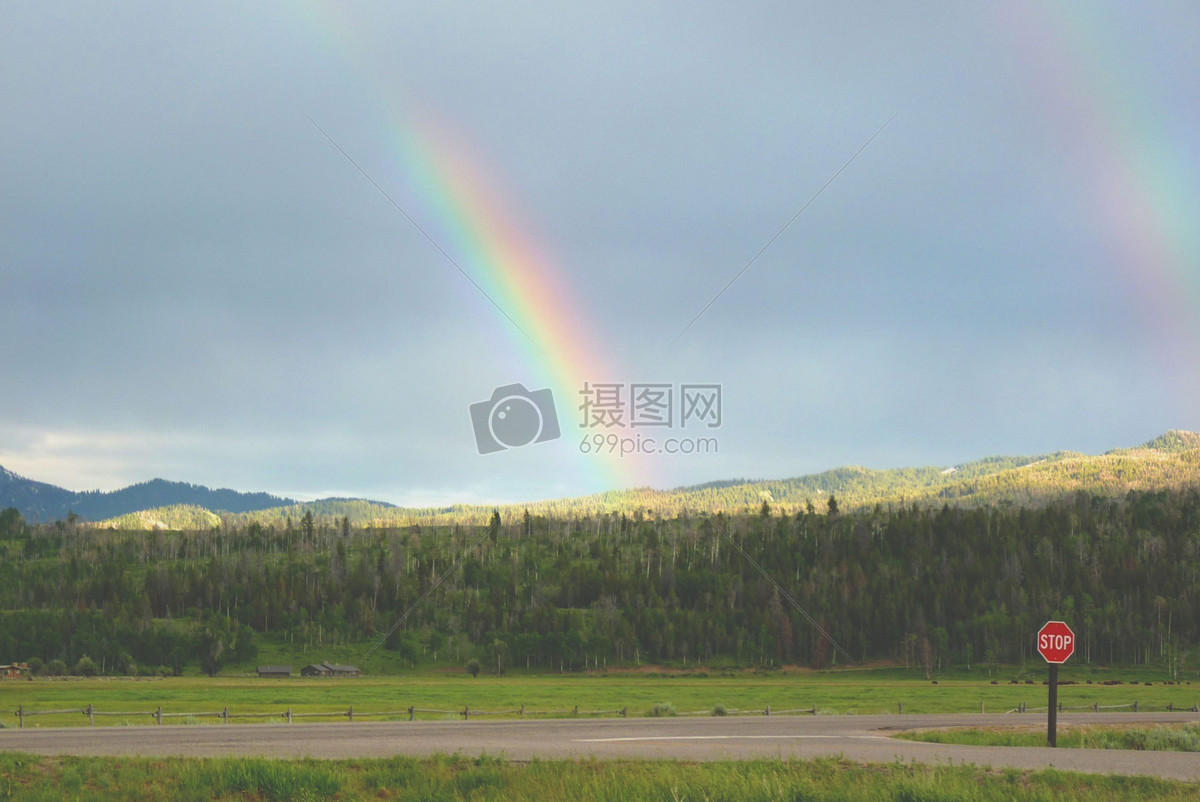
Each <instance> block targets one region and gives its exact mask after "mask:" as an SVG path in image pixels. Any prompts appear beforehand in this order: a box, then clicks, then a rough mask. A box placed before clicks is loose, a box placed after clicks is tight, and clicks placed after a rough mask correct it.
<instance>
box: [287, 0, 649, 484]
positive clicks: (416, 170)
mask: <svg viewBox="0 0 1200 802" xmlns="http://www.w3.org/2000/svg"><path fill="white" fill-rule="evenodd" d="M298 8H299V10H300V11H301V12H302V17H303V18H304V19H305V22H306V24H307V27H308V28H309V29H310V30H312V31H315V32H316V33H317V34H318V35H319V37H320V38H321V39H323V40H325V41H326V42H327V45H328V49H329V50H331V51H333V52H334V53H335V55H336V56H337V57H338V58H339V59H341V60H343V62H344V63H345V64H347V65H348V66H350V67H352V68H353V71H354V73H355V80H356V81H357V82H358V83H360V84H362V85H364V86H365V87H366V88H367V91H368V94H369V96H370V97H371V98H372V100H373V102H375V103H376V105H377V108H378V111H379V114H380V120H381V125H382V126H383V127H384V129H385V131H386V133H385V137H386V140H387V149H388V151H389V152H390V154H391V157H390V160H389V163H387V164H385V165H383V166H382V167H381V168H380V169H381V170H386V171H388V173H390V174H391V175H392V176H394V178H395V180H396V181H397V182H399V183H400V184H401V185H402V186H403V187H404V190H403V191H404V200H403V201H402V202H400V203H399V205H400V206H401V207H402V208H404V209H405V214H406V215H407V214H408V213H409V208H408V207H409V204H412V211H413V212H415V213H417V214H418V215H419V216H420V218H421V219H422V222H421V223H420V224H419V226H420V227H421V229H422V232H423V233H425V234H426V236H427V237H428V238H429V239H430V240H432V241H433V242H434V243H436V246H437V249H438V250H441V251H442V253H443V255H444V256H445V257H446V258H447V259H448V260H450V261H452V262H453V263H454V266H457V267H458V268H459V269H460V270H461V271H462V272H463V273H465V274H467V275H468V276H469V277H470V279H471V281H473V282H474V283H475V284H476V287H469V286H468V285H467V284H466V283H465V281H464V282H463V286H464V288H465V289H464V293H469V294H471V295H473V296H474V297H473V299H472V300H473V301H480V302H484V303H486V301H485V300H484V299H482V298H480V297H479V296H478V295H477V294H476V293H477V292H478V291H480V290H481V291H482V292H483V293H484V294H486V295H487V297H488V299H490V300H491V302H492V303H491V304H488V306H489V308H491V309H493V311H494V313H495V318H496V325H497V326H498V327H499V328H501V329H503V330H504V332H505V336H506V339H507V345H508V346H509V349H510V351H512V352H515V353H516V354H518V355H519V358H518V360H517V361H518V362H519V363H520V365H521V369H519V370H518V373H523V374H524V375H515V376H513V378H512V381H514V382H520V383H522V384H524V385H525V386H526V387H527V388H528V389H530V390H535V389H538V388H541V387H550V388H551V390H552V391H553V393H554V398H555V401H556V408H557V412H558V419H559V425H560V428H561V430H562V442H561V443H555V444H553V445H552V446H549V447H553V448H569V449H572V450H574V451H575V453H576V454H577V455H578V459H576V460H573V462H574V464H577V465H578V466H579V469H580V476H581V477H582V479H583V481H584V484H585V486H586V487H587V488H588V489H589V490H590V491H591V492H602V491H606V490H614V489H621V488H628V487H644V486H648V485H649V484H650V480H649V476H648V471H647V466H646V464H645V458H644V457H639V456H638V455H632V454H626V455H624V456H622V455H621V454H620V453H619V452H608V451H598V452H593V453H588V454H584V453H582V452H581V451H580V448H579V440H580V439H581V437H582V436H583V434H584V433H586V434H592V433H601V432H602V433H603V434H604V435H606V436H607V435H613V434H615V435H617V436H620V437H634V436H636V432H632V431H630V429H629V428H628V427H627V426H626V427H613V428H609V429H582V428H580V427H579V421H580V418H581V413H580V411H579V404H580V401H581V396H580V391H581V388H583V387H584V385H585V383H586V382H615V381H625V380H626V377H624V376H623V375H622V374H621V373H620V372H619V371H618V370H617V369H616V368H615V367H614V365H613V364H612V362H611V361H610V360H609V359H608V358H607V356H606V355H605V354H603V353H601V351H600V350H599V349H598V348H596V347H595V346H594V345H592V344H591V343H592V341H593V340H594V339H595V338H594V337H592V336H591V335H590V332H592V331H594V330H595V329H594V328H593V327H591V326H590V325H589V323H588V320H587V316H586V313H585V311H584V305H583V304H581V303H579V302H578V300H577V299H576V298H574V297H573V295H572V293H571V291H570V288H569V287H568V286H567V283H566V282H565V280H564V277H563V274H562V271H561V270H560V269H558V267H557V266H556V263H555V261H554V260H553V259H552V258H550V257H549V256H548V254H547V249H546V248H545V247H544V246H542V245H541V243H540V242H539V239H538V237H536V236H535V235H534V234H533V233H532V232H531V231H530V230H529V227H528V226H522V225H518V224H517V223H516V222H515V219H516V216H515V215H514V214H513V213H512V211H511V210H513V209H515V208H516V207H517V205H518V204H517V203H516V202H515V200H514V199H513V198H512V197H511V195H509V194H508V193H505V192H503V191H502V190H501V189H500V188H499V186H498V184H497V182H496V181H495V179H494V178H492V177H491V176H490V175H489V174H488V171H487V170H485V169H484V168H483V166H482V164H483V161H484V160H483V159H481V158H479V157H478V155H477V154H476V153H475V152H473V149H472V148H471V147H470V145H469V144H468V142H467V140H466V139H465V138H464V137H462V136H460V135H458V134H457V132H455V131H453V130H451V129H450V127H449V126H448V125H447V124H446V123H445V122H444V121H443V120H439V119H438V118H437V116H436V115H435V114H434V113H433V112H432V111H430V110H429V108H428V107H427V106H423V105H422V104H419V103H416V102H414V101H413V99H412V98H405V99H403V100H402V101H401V100H388V98H390V97H391V95H392V94H393V92H394V90H390V89H387V88H385V87H384V86H383V84H382V82H381V81H378V80H375V79H373V77H372V75H371V70H370V69H369V68H367V66H366V65H365V64H364V63H363V62H362V60H361V59H359V58H357V57H356V56H355V54H356V53H357V52H359V48H357V47H355V46H354V43H355V42H356V41H357V39H356V36H355V34H354V31H353V27H352V26H351V25H350V24H349V23H348V21H347V20H345V19H344V17H343V16H342V13H341V12H340V11H339V10H338V9H337V8H336V7H335V6H334V4H332V3H326V2H310V3H306V4H304V3H302V4H300V5H299V6H298ZM399 109H403V111H398V110H399ZM380 178H382V176H380ZM389 183H391V182H389ZM426 219H430V220H432V222H431V223H428V224H427V223H425V222H424V221H425V220H426ZM522 219H523V218H522ZM431 247H432V246H431ZM448 266H449V265H448ZM493 305H494V306H493ZM505 318H507V319H505ZM490 390H491V388H480V392H481V393H487V392H488V391H490ZM469 400H470V401H478V400H480V399H478V398H472V399H469ZM465 402H466V400H464V429H463V433H464V446H465V447H468V448H470V449H471V451H472V453H473V452H474V444H473V442H472V441H471V440H470V429H469V421H468V420H467V417H466V403H465ZM538 447H539V448H543V447H547V446H540V445H539V446H538Z"/></svg>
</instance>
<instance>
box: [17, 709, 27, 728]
mask: <svg viewBox="0 0 1200 802" xmlns="http://www.w3.org/2000/svg"><path fill="white" fill-rule="evenodd" d="M17 729H18V730H23V729H25V705H17Z"/></svg>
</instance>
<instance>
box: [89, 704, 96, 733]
mask: <svg viewBox="0 0 1200 802" xmlns="http://www.w3.org/2000/svg"><path fill="white" fill-rule="evenodd" d="M87 716H88V726H89V727H95V726H96V708H94V707H92V704H91V702H88V709H87Z"/></svg>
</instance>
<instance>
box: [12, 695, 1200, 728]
mask: <svg viewBox="0 0 1200 802" xmlns="http://www.w3.org/2000/svg"><path fill="white" fill-rule="evenodd" d="M981 708H982V705H981ZM1046 709H1047V708H1046V707H1045V706H1042V707H1027V706H1026V705H1025V703H1024V702H1022V703H1021V704H1020V705H1018V706H1017V707H1014V708H1013V709H1011V710H1008V711H1006V714H1012V713H1018V714H1020V713H1038V712H1045V711H1046ZM1122 709H1129V710H1132V711H1133V712H1134V713H1136V712H1138V711H1139V710H1141V711H1146V712H1150V711H1157V710H1160V709H1161V710H1163V711H1165V712H1168V713H1172V712H1178V713H1183V712H1190V713H1197V712H1200V705H1196V704H1193V705H1192V706H1191V707H1188V706H1186V705H1177V704H1174V703H1173V702H1168V703H1167V704H1166V705H1165V706H1164V707H1162V708H1155V707H1152V706H1149V705H1142V704H1139V703H1138V702H1137V701H1133V702H1130V703H1128V704H1123V705H1101V704H1090V705H1081V706H1078V707H1064V706H1063V705H1062V703H1061V702H1060V703H1059V705H1058V710H1059V712H1068V711H1080V710H1088V711H1091V712H1094V713H1099V712H1100V711H1101V710H1122ZM898 712H900V713H901V714H903V712H904V707H903V705H901V706H899V708H898ZM981 712H982V709H981ZM0 714H3V715H12V716H15V717H16V719H17V726H18V728H20V729H24V727H25V719H27V718H33V717H37V716H71V715H83V716H87V717H88V724H89V725H91V726H95V724H96V716H121V717H124V718H138V717H143V718H152V719H154V721H155V722H156V723H157V724H160V725H161V724H162V723H163V719H172V718H182V719H202V718H215V719H221V720H222V721H223V722H224V723H225V724H228V723H229V721H230V719H239V718H254V719H283V720H285V721H287V723H288V724H291V723H292V722H293V721H294V720H295V719H298V718H344V719H347V720H348V721H354V720H355V719H356V718H359V719H365V718H396V719H399V718H404V717H407V718H408V720H409V721H414V720H415V719H416V717H417V716H418V715H429V716H461V717H462V718H463V720H464V721H465V720H468V719H471V718H479V717H486V716H515V717H517V718H526V717H530V718H533V717H557V718H564V717H573V716H586V717H589V718H599V717H602V716H620V717H621V718H628V717H629V715H630V712H629V708H628V707H623V708H621V709H620V710H580V709H579V706H578V705H576V706H575V707H574V708H572V709H570V710H529V709H527V708H526V707H525V705H521V706H520V707H519V708H516V709H512V710H480V709H478V708H472V707H470V706H469V705H463V707H462V709H454V710H445V709H437V708H426V707H416V706H415V705H414V706H412V707H408V708H405V709H402V710H384V711H362V710H355V709H354V705H350V706H348V707H347V708H346V709H345V710H327V711H305V712H294V711H293V710H292V709H291V708H290V707H289V708H287V709H286V710H282V711H263V712H257V713H231V712H230V711H229V708H228V707H225V708H223V709H222V710H215V711H182V712H166V711H164V710H163V709H162V705H159V706H158V707H157V708H156V709H154V710H132V711H115V710H97V709H96V708H95V706H94V705H90V704H89V705H88V706H87V707H83V708H70V709H68V710H27V709H26V708H25V706H24V705H20V706H19V707H17V709H16V710H13V711H0ZM653 715H654V714H653V713H652V714H649V716H653ZM665 715H666V716H722V715H728V716H789V715H811V716H815V715H817V706H816V705H812V706H811V707H798V708H788V709H783V710H779V709H776V710H772V709H771V706H770V705H767V706H766V707H765V708H763V709H762V710H757V709H749V710H747V709H739V708H724V707H715V708H712V709H710V710H687V711H683V712H678V713H677V712H670V713H666V714H665ZM649 716H648V717H649Z"/></svg>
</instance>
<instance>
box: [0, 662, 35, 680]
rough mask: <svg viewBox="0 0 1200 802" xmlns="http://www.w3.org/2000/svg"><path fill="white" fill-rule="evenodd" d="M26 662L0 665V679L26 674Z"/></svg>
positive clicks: (27, 666)
mask: <svg viewBox="0 0 1200 802" xmlns="http://www.w3.org/2000/svg"><path fill="white" fill-rule="evenodd" d="M28 674H29V664H28V663H9V664H8V665H0V679H20V678H21V677H24V676H28Z"/></svg>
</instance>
